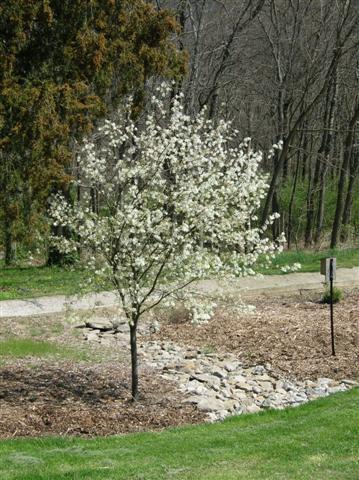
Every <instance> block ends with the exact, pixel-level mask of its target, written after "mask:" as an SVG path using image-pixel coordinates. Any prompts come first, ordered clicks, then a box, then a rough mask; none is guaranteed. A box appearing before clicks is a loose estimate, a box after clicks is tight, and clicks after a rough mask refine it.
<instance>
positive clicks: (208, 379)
mask: <svg viewBox="0 0 359 480" xmlns="http://www.w3.org/2000/svg"><path fill="white" fill-rule="evenodd" d="M191 378H193V379H194V380H198V381H199V382H202V383H208V384H210V385H216V386H219V385H220V383H221V381H220V379H219V378H218V377H215V376H214V375H209V374H207V373H202V374H200V375H192V376H191Z"/></svg>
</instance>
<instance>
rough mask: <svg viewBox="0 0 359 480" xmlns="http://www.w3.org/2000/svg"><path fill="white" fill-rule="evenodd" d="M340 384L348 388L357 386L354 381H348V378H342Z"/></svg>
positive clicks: (358, 384)
mask: <svg viewBox="0 0 359 480" xmlns="http://www.w3.org/2000/svg"><path fill="white" fill-rule="evenodd" d="M340 383H344V385H349V386H350V387H358V386H359V383H358V382H356V381H355V380H349V379H348V378H344V380H341V381H340Z"/></svg>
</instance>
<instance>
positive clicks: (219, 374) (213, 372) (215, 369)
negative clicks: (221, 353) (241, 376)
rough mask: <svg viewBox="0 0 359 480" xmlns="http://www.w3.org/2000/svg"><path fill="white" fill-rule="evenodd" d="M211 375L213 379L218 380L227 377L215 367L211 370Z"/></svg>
mask: <svg viewBox="0 0 359 480" xmlns="http://www.w3.org/2000/svg"><path fill="white" fill-rule="evenodd" d="M211 375H214V376H215V377H218V378H221V379H222V378H226V376H227V373H226V372H225V371H224V370H222V369H221V368H219V367H215V368H212V369H211Z"/></svg>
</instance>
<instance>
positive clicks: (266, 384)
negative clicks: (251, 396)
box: [253, 382, 273, 393]
mask: <svg viewBox="0 0 359 480" xmlns="http://www.w3.org/2000/svg"><path fill="white" fill-rule="evenodd" d="M257 383H258V385H259V386H260V389H261V390H262V391H263V390H265V391H267V392H269V391H272V390H273V385H272V383H271V382H257ZM253 391H254V387H253ZM258 393H259V392H258Z"/></svg>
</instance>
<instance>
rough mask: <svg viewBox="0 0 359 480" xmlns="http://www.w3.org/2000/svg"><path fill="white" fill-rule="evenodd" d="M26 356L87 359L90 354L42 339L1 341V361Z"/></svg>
mask: <svg viewBox="0 0 359 480" xmlns="http://www.w3.org/2000/svg"><path fill="white" fill-rule="evenodd" d="M25 357H36V358H42V357H57V358H65V359H66V358H67V359H72V360H85V359H87V358H88V355H86V353H85V352H84V351H82V350H77V349H74V348H70V347H65V346H63V345H57V344H55V343H52V342H47V341H42V340H31V339H28V338H9V339H6V340H1V341H0V361H1V360H5V359H10V358H11V359H14V358H25Z"/></svg>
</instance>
